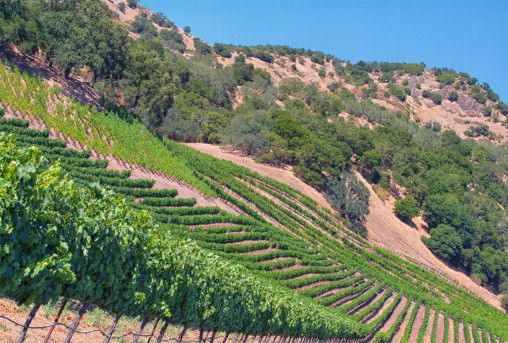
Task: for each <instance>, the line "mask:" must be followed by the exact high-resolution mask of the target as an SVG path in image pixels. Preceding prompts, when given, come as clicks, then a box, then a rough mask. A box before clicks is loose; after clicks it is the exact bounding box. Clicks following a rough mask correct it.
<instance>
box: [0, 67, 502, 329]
mask: <svg viewBox="0 0 508 343" xmlns="http://www.w3.org/2000/svg"><path fill="white" fill-rule="evenodd" d="M33 80H34V79H33V78H31V77H30V76H29V75H26V74H25V75H21V74H19V73H17V72H16V69H14V70H11V69H10V68H4V69H3V72H2V86H3V87H4V88H3V90H5V93H0V94H1V95H3V96H2V99H1V101H2V103H3V106H4V107H6V108H7V109H8V110H9V111H10V113H11V114H12V115H14V116H17V117H24V118H27V119H28V118H29V119H30V120H31V121H32V122H36V123H39V125H41V126H42V125H47V127H48V128H51V130H54V133H53V134H55V132H56V134H57V135H63V136H60V137H62V138H65V139H66V140H68V142H69V143H68V144H69V145H70V146H74V147H76V141H79V139H80V138H81V139H85V137H82V136H81V135H80V133H81V132H87V131H86V129H85V127H86V125H85V124H88V125H89V127H90V129H91V131H92V132H93V134H90V133H88V137H87V138H86V139H85V142H86V144H87V145H88V147H91V148H92V150H95V152H94V153H93V154H94V155H95V156H97V157H99V161H96V162H94V163H95V164H96V165H97V166H98V165H102V168H104V165H105V164H104V163H103V162H101V161H100V160H101V158H104V156H106V155H111V156H113V157H114V158H115V159H116V160H117V161H118V160H123V161H122V162H117V163H120V164H125V163H127V161H128V160H129V159H133V158H134V157H136V158H137V159H138V162H139V164H140V165H142V167H141V168H147V169H148V168H153V169H154V171H153V172H156V173H163V174H166V175H168V173H170V172H172V173H173V174H174V175H175V177H177V178H178V177H183V178H185V179H187V180H188V181H189V182H191V181H192V180H194V181H193V182H195V184H196V188H198V189H200V190H201V191H202V192H206V193H208V194H209V197H213V198H216V197H218V198H221V199H223V200H226V201H227V203H228V206H230V207H233V208H235V209H239V211H240V212H241V213H244V215H240V216H231V215H224V214H221V213H218V214H214V215H211V216H209V215H195V216H183V215H176V216H175V215H174V213H182V211H183V210H178V211H177V210H175V209H174V208H173V207H174V206H175V205H176V204H180V205H178V206H182V205H183V206H184V207H188V208H189V209H188V210H185V211H188V212H189V211H196V210H197V209H196V210H194V209H192V210H191V208H193V206H194V204H195V203H196V200H193V201H190V200H186V201H181V200H182V199H173V198H172V197H169V198H170V199H167V198H168V197H167V196H166V199H165V200H156V199H150V200H147V199H146V195H143V194H155V193H158V191H156V190H154V191H152V190H147V191H142V190H139V189H138V190H136V189H134V190H129V191H128V192H129V193H134V194H137V195H135V196H134V197H133V199H131V200H132V201H133V202H134V205H133V206H135V207H139V208H146V209H149V210H150V211H152V213H154V216H155V217H156V218H157V220H158V221H159V223H160V225H161V228H163V229H167V230H170V231H171V232H172V234H173V235H174V236H176V237H178V238H183V239H185V238H191V239H193V240H195V241H197V244H198V245H199V246H200V247H202V248H204V249H207V250H208V251H213V252H214V253H215V254H217V255H219V256H221V257H222V258H223V259H227V260H229V261H232V262H234V263H238V264H242V265H244V266H245V267H246V268H247V269H249V270H251V271H252V273H253V274H254V275H257V276H259V277H261V278H266V279H269V280H272V281H273V282H274V283H276V284H278V285H281V286H282V285H283V286H284V287H287V288H290V289H294V290H295V291H297V292H298V294H300V295H302V296H304V297H306V298H305V299H308V301H311V302H313V303H314V302H315V303H318V304H321V305H326V306H331V307H334V308H335V309H333V310H334V311H337V312H336V314H342V315H347V316H348V317H350V318H351V319H352V320H355V321H356V320H363V319H365V321H368V324H366V325H365V326H363V327H359V328H362V329H361V330H368V333H370V334H371V335H377V334H378V333H379V332H380V331H379V330H380V326H381V324H382V323H383V322H384V320H386V319H388V318H389V317H392V316H398V315H399V314H395V313H396V312H394V310H395V308H396V306H397V305H398V303H399V301H401V299H403V298H405V299H418V300H417V301H416V300H415V301H414V302H413V303H414V308H415V309H417V311H418V312H421V311H423V309H424V308H425V309H427V308H428V307H429V306H439V308H442V309H445V310H446V311H447V313H449V314H450V315H453V316H454V318H461V320H463V321H464V322H468V323H469V322H471V323H473V325H476V326H478V327H481V328H482V329H483V330H488V331H490V332H493V333H494V334H495V335H498V336H501V337H504V336H506V332H505V330H506V325H504V324H505V321H506V316H505V315H504V314H502V313H501V312H500V311H498V310H495V309H494V308H492V307H490V306H488V305H487V304H486V303H485V302H483V301H481V300H480V299H477V298H476V297H474V296H473V295H472V294H471V293H470V292H468V291H466V290H464V289H461V288H458V287H456V286H454V285H453V284H451V283H449V282H448V281H447V280H446V278H442V277H440V276H439V275H437V274H434V273H431V272H428V271H426V270H425V269H421V268H419V267H418V266H416V265H414V264H413V263H411V262H410V261H408V260H404V259H400V258H398V257H397V256H395V255H392V254H390V253H389V252H387V251H386V250H384V249H379V248H376V247H375V246H372V245H370V244H369V243H368V242H366V241H365V240H364V239H362V238H361V237H359V236H357V235H356V234H354V233H352V232H350V231H348V230H347V229H345V228H344V227H343V225H342V221H341V220H340V219H339V218H337V217H336V216H334V215H333V214H332V213H330V212H327V211H324V210H322V209H320V208H319V207H318V206H317V203H316V202H315V201H313V200H312V199H310V198H308V197H306V196H304V195H303V194H302V193H301V192H299V191H297V190H295V189H293V188H292V187H288V186H287V185H284V184H282V183H280V182H276V181H275V180H273V179H270V178H266V177H263V176H261V175H259V174H257V173H252V172H250V171H248V170H247V169H245V168H241V167H238V166H235V165H234V164H232V163H228V162H221V161H219V160H217V159H213V158H210V157H207V156H206V155H203V154H199V153H197V152H194V151H192V149H190V148H187V147H183V146H181V145H179V144H177V143H174V142H171V141H169V140H166V139H162V138H157V137H155V136H154V135H151V134H150V133H149V132H145V131H147V130H146V128H144V127H143V126H142V125H141V126H139V125H140V124H138V123H136V122H131V123H129V122H126V121H123V120H121V119H120V118H116V117H115V115H114V114H112V113H110V114H108V115H109V116H110V118H109V119H110V120H111V121H112V123H113V124H114V125H109V124H108V121H107V120H105V119H104V118H103V117H102V114H101V113H100V112H94V111H93V110H91V109H89V108H88V109H86V110H85V109H83V108H82V106H81V105H79V104H78V103H75V102H73V101H72V100H70V99H68V98H65V97H64V96H62V95H58V94H56V93H57V92H55V90H53V91H49V88H48V86H47V85H46V84H43V83H38V84H37V85H35V84H33ZM29 85H30V86H29ZM32 87H33V88H32ZM27 94H28V96H27ZM30 95H32V96H33V97H34V98H35V97H36V98H37V99H38V100H37V101H35V100H34V99H32V98H31V97H30ZM53 101H55V102H56V103H63V104H64V105H65V109H68V110H69V111H70V110H71V109H72V111H73V112H71V113H72V117H71V116H70V114H69V112H67V111H65V110H64V111H58V109H56V110H54V109H53V107H52V105H51V104H52V103H53ZM44 103H45V104H46V105H48V106H47V107H45V108H46V110H43V109H42V108H41V107H40V106H41V105H42V104H44ZM55 107H56V105H55ZM78 114H79V115H78ZM91 114H93V116H90V115H91ZM77 118H80V119H79V121H81V123H82V124H78V123H77V122H76V120H77ZM99 118H101V120H98V119H99ZM43 121H44V122H45V123H47V124H44V123H43ZM71 122H74V123H75V124H74V129H69V125H68V124H69V123H71ZM22 123H24V122H18V121H9V120H7V121H3V122H2V125H3V126H2V127H5V128H6V129H7V130H8V132H10V131H12V132H17V134H21V135H22V132H21V131H20V129H13V128H12V126H14V127H16V125H18V126H23V127H24V126H25V124H22ZM27 124H28V123H27ZM124 125H128V127H125V126H124ZM5 128H4V129H3V130H5ZM122 128H123V129H122ZM127 128H128V129H127ZM66 130H67V131H66ZM115 130H119V131H115ZM64 131H65V132H64ZM101 132H103V133H104V135H109V136H110V139H109V143H108V144H107V145H104V143H100V141H102V134H101ZM116 132H129V133H130V134H131V135H133V136H134V137H133V138H134V140H133V141H131V142H129V143H126V142H123V141H122V137H120V136H117V135H116ZM48 134H49V133H48ZM138 134H143V135H144V136H141V137H138V136H137V135H138ZM26 135H27V136H30V135H36V133H34V132H31V131H30V132H27V133H26ZM30 137H31V136H30ZM141 140H142V141H143V142H144V145H143V146H142V147H143V148H145V151H144V153H143V150H140V155H141V156H133V155H132V153H131V154H129V153H128V152H129V151H131V152H132V151H137V149H139V147H138V146H137V144H138V141H141ZM32 141H33V140H31V139H29V138H26V142H28V143H29V144H31V143H30V142H32ZM45 142H46V143H45V144H50V145H53V146H55V147H56V148H58V147H60V146H61V145H62V142H54V141H52V140H50V141H45ZM63 144H65V142H63ZM160 144H163V145H164V146H165V148H164V149H166V150H165V151H160V155H159V156H166V157H165V160H166V161H174V164H172V165H171V166H168V165H166V164H163V163H162V162H163V161H158V162H154V161H152V160H151V159H150V158H148V152H153V151H157V149H161V148H162V147H160ZM119 145H124V147H125V148H126V149H119V147H118V146H119ZM51 150H55V152H56V151H58V153H59V154H61V155H62V156H64V154H63V152H62V151H61V150H58V149H51ZM67 154H70V153H67ZM143 155H144V156H143ZM129 163H131V162H129ZM150 165H151V166H150ZM164 166H166V167H165V168H168V169H166V171H162V170H161V168H164ZM169 167H171V168H169ZM175 168H176V169H175ZM182 168H183V169H182ZM189 168H190V169H192V170H193V173H192V175H191V174H186V173H185V172H184V171H185V170H188V169H189ZM99 169H100V168H99ZM178 169H180V170H178ZM177 171H178V173H177ZM96 172H97V171H94V173H96ZM145 172H147V171H145ZM153 172H152V173H149V172H147V173H148V174H147V175H154V174H153ZM101 173H102V172H101ZM75 175H77V176H76V177H78V178H81V179H82V180H86V179H85V177H84V176H80V175H81V174H75ZM120 176H121V175H120ZM196 179H197V180H200V181H202V182H198V181H196ZM108 180H109V179H104V181H108ZM112 181H113V180H110V181H108V182H112ZM133 181H136V183H133ZM133 181H128V182H127V181H115V183H116V184H120V185H122V184H126V185H127V184H129V185H134V184H136V185H137V186H135V187H140V186H141V185H145V186H143V187H146V185H150V187H151V186H153V184H154V183H155V182H146V181H143V180H139V181H138V180H133ZM122 191H127V190H122ZM213 193H214V194H213ZM136 199H139V203H138V204H137V205H136V201H137V200H136ZM141 199H142V200H141ZM161 199H163V198H161ZM176 200H179V201H176ZM184 200H185V199H184ZM205 200H206V198H205ZM189 205H190V206H189ZM233 205H234V206H233ZM207 210H209V209H207ZM168 213H173V215H172V214H168ZM210 291H213V290H212V289H210ZM310 298H313V299H314V300H311V299H310ZM389 299H390V300H389ZM385 301H390V304H389V305H387V306H384V304H385ZM408 302H409V301H408ZM420 304H421V306H420ZM381 307H382V308H384V310H383V312H382V315H379V316H376V311H377V309H379V308H381ZM419 308H421V310H418V309H419ZM330 313H331V312H330ZM413 313H415V317H414V318H413V320H412V321H411V323H412V322H415V318H416V325H415V326H414V327H415V328H419V327H420V326H421V324H420V322H421V318H420V317H421V316H420V317H417V316H416V313H417V312H415V311H414V312H413ZM367 316H376V318H375V319H374V320H371V319H372V318H370V319H367ZM485 318H489V320H485ZM394 322H396V321H395V320H394ZM406 327H408V328H409V329H408V330H407V332H408V333H407V335H408V337H409V334H411V335H413V333H412V332H411V329H412V328H413V325H412V324H411V325H408V326H406ZM211 328H213V327H211ZM415 330H416V329H415ZM483 330H482V333H483V332H484V331H483ZM382 332H384V331H382ZM386 332H388V331H386ZM369 337H371V338H372V336H369ZM390 337H391V336H390Z"/></svg>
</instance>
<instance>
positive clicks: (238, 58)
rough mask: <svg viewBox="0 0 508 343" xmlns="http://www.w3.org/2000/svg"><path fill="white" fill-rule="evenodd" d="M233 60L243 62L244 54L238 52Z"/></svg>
mask: <svg viewBox="0 0 508 343" xmlns="http://www.w3.org/2000/svg"><path fill="white" fill-rule="evenodd" d="M235 62H237V63H245V55H244V54H239V55H238V56H236V57H235Z"/></svg>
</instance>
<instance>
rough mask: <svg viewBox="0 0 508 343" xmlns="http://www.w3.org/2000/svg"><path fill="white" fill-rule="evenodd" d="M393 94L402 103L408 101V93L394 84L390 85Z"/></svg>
mask: <svg viewBox="0 0 508 343" xmlns="http://www.w3.org/2000/svg"><path fill="white" fill-rule="evenodd" d="M388 89H389V91H390V93H391V94H393V95H394V96H396V97H397V99H399V100H400V101H406V92H404V90H403V89H402V88H399V87H397V86H395V85H394V84H393V83H390V84H389V85H388Z"/></svg>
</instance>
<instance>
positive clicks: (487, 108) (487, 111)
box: [482, 106, 492, 117]
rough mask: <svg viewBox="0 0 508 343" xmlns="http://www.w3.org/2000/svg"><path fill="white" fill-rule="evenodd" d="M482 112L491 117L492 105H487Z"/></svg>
mask: <svg viewBox="0 0 508 343" xmlns="http://www.w3.org/2000/svg"><path fill="white" fill-rule="evenodd" d="M482 113H483V115H484V116H485V117H490V116H491V115H492V107H490V106H485V107H484V108H483V109H482Z"/></svg>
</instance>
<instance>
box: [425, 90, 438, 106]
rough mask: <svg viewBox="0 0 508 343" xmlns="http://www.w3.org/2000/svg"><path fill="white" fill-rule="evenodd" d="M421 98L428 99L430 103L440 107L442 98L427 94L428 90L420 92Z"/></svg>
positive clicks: (435, 94)
mask: <svg viewBox="0 0 508 343" xmlns="http://www.w3.org/2000/svg"><path fill="white" fill-rule="evenodd" d="M422 96H423V97H424V98H430V100H432V102H434V103H435V104H436V105H441V101H443V97H442V96H441V95H440V94H437V93H432V92H429V91H428V90H424V91H423V92H422Z"/></svg>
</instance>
